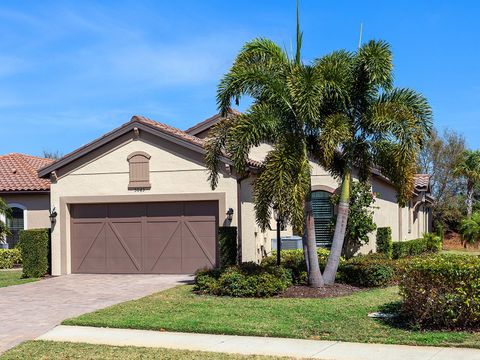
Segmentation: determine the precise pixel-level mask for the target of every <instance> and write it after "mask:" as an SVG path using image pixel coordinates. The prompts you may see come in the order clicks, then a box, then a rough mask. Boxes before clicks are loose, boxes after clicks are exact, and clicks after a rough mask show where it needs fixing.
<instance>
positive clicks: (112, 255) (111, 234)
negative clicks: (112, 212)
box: [106, 222, 142, 273]
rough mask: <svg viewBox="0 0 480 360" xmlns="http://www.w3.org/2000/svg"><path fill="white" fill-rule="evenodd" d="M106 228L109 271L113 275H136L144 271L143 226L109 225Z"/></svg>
mask: <svg viewBox="0 0 480 360" xmlns="http://www.w3.org/2000/svg"><path fill="white" fill-rule="evenodd" d="M108 225H109V226H107V227H106V238H107V246H106V249H107V250H106V259H107V270H108V271H109V272H112V273H135V272H140V271H141V270H142V237H141V231H142V224H141V223H138V222H137V223H133V222H122V223H109V224H108Z"/></svg>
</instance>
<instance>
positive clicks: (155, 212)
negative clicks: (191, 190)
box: [147, 202, 184, 218]
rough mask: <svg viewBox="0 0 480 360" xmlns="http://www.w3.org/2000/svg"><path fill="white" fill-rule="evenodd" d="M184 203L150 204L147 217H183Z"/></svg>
mask: <svg viewBox="0 0 480 360" xmlns="http://www.w3.org/2000/svg"><path fill="white" fill-rule="evenodd" d="M183 207H184V205H183V203H181V202H163V203H148V204H147V217H148V218H153V217H162V218H163V217H175V218H178V217H179V216H182V215H183V210H184V209H183Z"/></svg>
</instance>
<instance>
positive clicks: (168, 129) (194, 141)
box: [130, 115, 204, 147]
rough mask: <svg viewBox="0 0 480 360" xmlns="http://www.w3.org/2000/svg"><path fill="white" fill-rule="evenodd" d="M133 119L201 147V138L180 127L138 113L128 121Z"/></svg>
mask: <svg viewBox="0 0 480 360" xmlns="http://www.w3.org/2000/svg"><path fill="white" fill-rule="evenodd" d="M135 121H138V122H139V123H142V124H144V125H147V126H152V127H154V128H156V129H158V130H160V131H162V132H165V133H168V134H170V135H172V136H174V137H176V138H178V139H180V140H185V141H188V142H190V143H192V144H195V145H198V146H201V147H203V145H204V144H203V140H202V139H200V138H198V137H196V136H193V135H190V134H187V133H186V132H185V131H182V130H180V129H177V128H175V127H173V126H170V125H167V124H164V123H160V122H157V121H155V120H151V119H149V118H147V117H144V116H139V115H134V116H133V117H132V119H131V120H130V122H135Z"/></svg>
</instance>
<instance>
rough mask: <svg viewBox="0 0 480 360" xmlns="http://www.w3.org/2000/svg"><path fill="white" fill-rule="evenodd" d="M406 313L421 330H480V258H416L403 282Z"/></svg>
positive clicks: (457, 256) (449, 256) (442, 256)
mask: <svg viewBox="0 0 480 360" xmlns="http://www.w3.org/2000/svg"><path fill="white" fill-rule="evenodd" d="M400 294H401V295H402V297H403V312H404V314H405V316H406V318H408V319H410V321H411V322H412V323H413V324H414V325H416V326H418V327H420V328H442V329H479V328H480V258H477V257H474V256H469V255H437V256H429V257H424V258H418V259H413V260H412V261H411V262H410V264H409V266H407V268H406V270H405V276H403V277H402V280H401V282H400Z"/></svg>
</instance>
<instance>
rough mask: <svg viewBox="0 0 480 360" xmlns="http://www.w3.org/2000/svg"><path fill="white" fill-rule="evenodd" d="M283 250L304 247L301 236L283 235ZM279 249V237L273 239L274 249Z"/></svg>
mask: <svg viewBox="0 0 480 360" xmlns="http://www.w3.org/2000/svg"><path fill="white" fill-rule="evenodd" d="M280 241H281V242H282V250H295V249H303V245H302V238H301V237H300V236H295V235H293V236H282V237H281V239H280ZM276 250H277V238H273V239H272V251H276Z"/></svg>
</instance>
